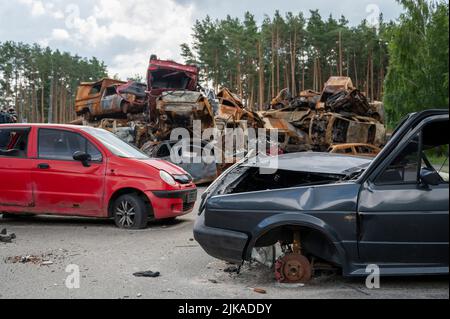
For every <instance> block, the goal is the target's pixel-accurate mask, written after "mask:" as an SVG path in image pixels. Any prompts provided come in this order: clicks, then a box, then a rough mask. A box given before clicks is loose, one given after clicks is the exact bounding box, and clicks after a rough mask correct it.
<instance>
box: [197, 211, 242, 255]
mask: <svg viewBox="0 0 450 319" xmlns="http://www.w3.org/2000/svg"><path fill="white" fill-rule="evenodd" d="M194 237H195V240H196V241H197V242H198V243H199V244H200V246H202V248H203V249H204V250H205V251H206V253H208V255H210V256H212V257H215V258H218V259H221V260H225V261H228V262H232V263H241V262H242V261H243V259H244V258H243V255H244V251H245V247H246V246H247V242H248V239H249V238H248V236H247V235H246V234H244V233H240V232H235V231H230V230H224V229H219V228H213V227H208V226H206V225H205V214H202V215H200V216H199V217H198V218H197V221H196V223H195V227H194Z"/></svg>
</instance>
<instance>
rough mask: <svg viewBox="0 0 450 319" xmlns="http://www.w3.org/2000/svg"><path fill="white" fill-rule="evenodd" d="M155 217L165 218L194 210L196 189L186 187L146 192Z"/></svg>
mask: <svg viewBox="0 0 450 319" xmlns="http://www.w3.org/2000/svg"><path fill="white" fill-rule="evenodd" d="M146 195H147V197H148V198H149V200H150V202H151V204H152V208H153V217H154V218H155V219H167V218H174V217H179V216H183V215H186V214H189V213H191V212H192V211H193V210H194V206H195V202H196V200H197V189H196V188H188V189H184V190H179V191H153V192H147V193H146Z"/></svg>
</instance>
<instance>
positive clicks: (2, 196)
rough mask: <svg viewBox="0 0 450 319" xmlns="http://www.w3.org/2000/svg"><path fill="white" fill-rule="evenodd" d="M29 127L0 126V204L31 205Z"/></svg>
mask: <svg viewBox="0 0 450 319" xmlns="http://www.w3.org/2000/svg"><path fill="white" fill-rule="evenodd" d="M30 131H31V129H30V128H13V127H11V128H8V127H2V128H0V206H1V207H5V208H6V209H7V208H9V207H33V206H34V200H33V183H32V181H31V167H32V160H30V159H29V158H28V140H29V136H30Z"/></svg>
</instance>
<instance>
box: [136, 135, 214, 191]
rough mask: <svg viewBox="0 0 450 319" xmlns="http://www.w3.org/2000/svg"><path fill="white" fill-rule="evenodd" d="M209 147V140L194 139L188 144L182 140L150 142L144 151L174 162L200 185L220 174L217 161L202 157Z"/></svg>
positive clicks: (152, 156) (151, 155)
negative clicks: (184, 143)
mask: <svg viewBox="0 0 450 319" xmlns="http://www.w3.org/2000/svg"><path fill="white" fill-rule="evenodd" d="M208 147H210V143H209V142H208V141H202V140H198V139H194V140H192V141H190V142H189V145H186V146H184V145H183V143H182V142H180V141H164V142H148V143H146V144H145V145H144V146H143V148H142V151H143V152H144V153H146V154H147V155H149V156H150V157H151V158H158V159H162V160H165V161H168V162H172V163H174V164H176V165H177V166H179V167H181V168H183V169H184V170H185V171H187V172H189V174H190V175H191V176H192V179H193V181H194V183H195V184H197V185H200V184H206V183H210V182H212V181H214V180H215V179H216V178H217V176H218V166H217V163H216V161H210V162H207V161H205V160H204V159H203V157H202V156H203V154H204V150H205V149H207V148H208ZM196 159H197V161H196Z"/></svg>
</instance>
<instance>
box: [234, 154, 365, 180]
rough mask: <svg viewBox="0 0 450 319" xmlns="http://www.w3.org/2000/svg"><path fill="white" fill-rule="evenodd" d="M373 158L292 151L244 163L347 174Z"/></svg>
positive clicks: (289, 169)
mask: <svg viewBox="0 0 450 319" xmlns="http://www.w3.org/2000/svg"><path fill="white" fill-rule="evenodd" d="M371 162H372V160H371V159H368V158H361V157H354V156H346V155H340V154H329V153H314V152H308V153H291V154H285V155H280V156H278V157H268V156H258V157H256V158H253V159H250V160H249V161H248V162H246V163H245V164H243V165H242V166H245V167H258V168H264V169H269V170H271V169H280V170H286V171H295V172H305V173H318V174H333V175H347V174H348V173H350V172H352V171H355V170H357V169H358V168H361V169H363V168H366V167H367V166H369V164H370V163H371Z"/></svg>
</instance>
